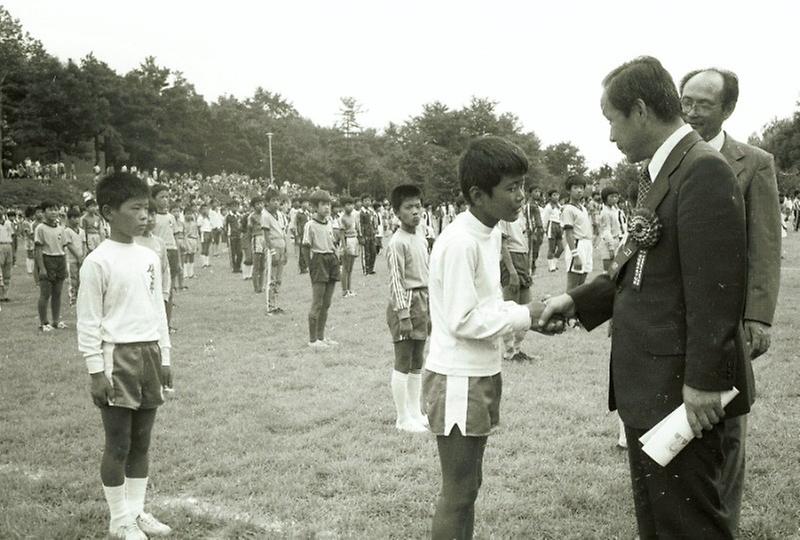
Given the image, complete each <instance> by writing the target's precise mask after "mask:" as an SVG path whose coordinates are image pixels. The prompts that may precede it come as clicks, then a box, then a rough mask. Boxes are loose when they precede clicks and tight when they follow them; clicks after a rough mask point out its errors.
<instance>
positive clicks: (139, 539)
mask: <svg viewBox="0 0 800 540" xmlns="http://www.w3.org/2000/svg"><path fill="white" fill-rule="evenodd" d="M136 521H138V519H137V520H136ZM108 537H109V538H113V539H114V540H147V535H146V534H144V532H142V529H140V528H139V526H138V525H137V524H136V522H135V521H132V522H130V523H127V524H125V525H120V526H119V527H117V528H116V529H110V530H109V531H108Z"/></svg>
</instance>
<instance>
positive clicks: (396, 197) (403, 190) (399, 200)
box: [389, 184, 422, 212]
mask: <svg viewBox="0 0 800 540" xmlns="http://www.w3.org/2000/svg"><path fill="white" fill-rule="evenodd" d="M389 197H390V200H391V201H392V209H393V210H394V211H395V212H397V211H398V210H400V206H402V204H403V203H404V202H405V201H406V200H408V199H420V201H421V200H422V190H421V189H420V188H419V187H418V186H415V185H414V184H400V185H399V186H395V188H394V189H393V190H392V193H391V195H389Z"/></svg>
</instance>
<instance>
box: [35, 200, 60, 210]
mask: <svg viewBox="0 0 800 540" xmlns="http://www.w3.org/2000/svg"><path fill="white" fill-rule="evenodd" d="M48 208H56V209H58V203H56V202H53V201H47V200H45V201H42V202H41V204H40V205H39V210H41V211H43V212H44V211H45V210H47V209H48Z"/></svg>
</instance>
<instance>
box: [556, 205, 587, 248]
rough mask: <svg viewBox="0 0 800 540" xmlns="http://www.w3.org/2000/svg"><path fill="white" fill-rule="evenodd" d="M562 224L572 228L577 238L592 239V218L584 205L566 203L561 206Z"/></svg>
mask: <svg viewBox="0 0 800 540" xmlns="http://www.w3.org/2000/svg"><path fill="white" fill-rule="evenodd" d="M561 226H562V227H564V228H565V229H568V228H571V229H572V232H573V234H574V235H575V240H591V239H592V236H593V234H592V220H591V218H590V217H589V211H588V210H587V209H586V207H585V206H583V205H577V206H576V205H574V204H572V203H567V204H565V205H564V206H563V207H562V208H561Z"/></svg>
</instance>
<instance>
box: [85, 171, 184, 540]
mask: <svg viewBox="0 0 800 540" xmlns="http://www.w3.org/2000/svg"><path fill="white" fill-rule="evenodd" d="M149 197H150V190H149V188H148V186H147V183H146V182H145V181H143V180H140V179H139V178H138V177H136V176H134V175H131V174H126V173H117V174H112V175H110V176H107V177H105V178H103V179H101V180H100V182H99V183H98V184H97V202H98V204H99V205H100V209H101V212H102V215H103V217H104V218H105V219H106V220H108V223H109V224H110V226H111V234H110V237H109V238H108V239H106V240H104V241H103V242H102V243H101V244H100V245H99V246H98V247H97V248H96V249H95V250H94V251H92V252H91V253H90V254H89V255H88V256H87V257H86V259H85V260H84V263H83V267H82V268H81V288H80V291H79V293H78V348H79V349H80V351H81V353H83V356H84V358H85V359H86V367H87V368H88V371H89V373H90V375H91V380H92V383H91V395H92V400H93V401H94V403H95V405H97V406H98V407H99V408H100V415H101V417H102V420H103V428H104V431H105V441H106V442H105V450H104V452H103V460H102V463H101V466H100V478H101V480H102V482H103V492H104V494H105V499H106V502H107V503H108V509H109V513H110V523H109V533H110V536H111V537H112V538H121V539H125V540H145V539H146V538H147V536H146V535H150V536H163V535H167V534H169V533H170V532H171V529H170V528H169V527H168V526H167V525H164V524H163V523H161V522H160V521H158V520H157V519H156V518H155V517H153V516H152V515H151V514H149V513H147V512H145V511H144V500H145V492H146V489H147V480H148V473H149V467H148V465H149V463H148V450H149V446H150V433H151V431H152V429H153V423H154V421H155V418H156V410H157V407H158V406H159V405H161V404H163V403H164V397H163V394H162V383H163V384H164V385H169V384H171V374H170V368H169V359H170V354H169V353H170V340H169V330H168V329H167V314H166V311H165V310H164V295H163V293H162V284H161V263H160V261H159V260H158V256H157V255H156V254H155V253H153V252H152V251H151V250H149V249H147V248H145V247H143V246H139V245H136V244H135V243H134V242H133V237H134V236H138V235H141V234H143V233H144V232H145V229H146V227H147V212H148V204H149Z"/></svg>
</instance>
